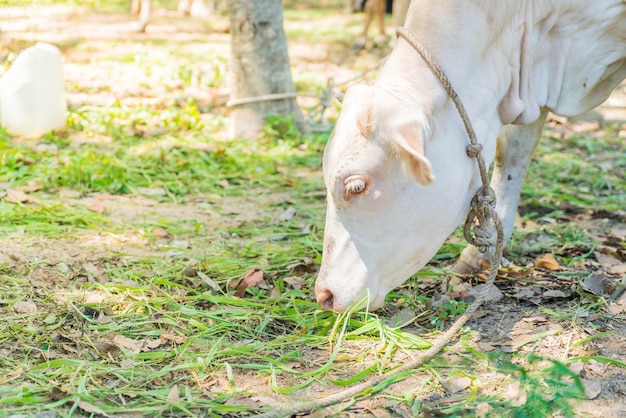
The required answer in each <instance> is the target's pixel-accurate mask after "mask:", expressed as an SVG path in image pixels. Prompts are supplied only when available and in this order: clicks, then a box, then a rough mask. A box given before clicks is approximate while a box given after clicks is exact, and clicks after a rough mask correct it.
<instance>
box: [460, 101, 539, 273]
mask: <svg viewBox="0 0 626 418" xmlns="http://www.w3.org/2000/svg"><path fill="white" fill-rule="evenodd" d="M547 114H548V111H547V110H543V111H542V113H541V115H540V116H539V118H538V119H537V121H536V122H535V123H533V124H530V125H507V126H505V127H504V128H502V131H501V132H500V135H499V136H498V142H497V149H496V158H495V160H494V166H493V174H492V176H491V187H492V188H493V190H494V192H495V194H496V199H497V202H496V212H498V215H499V216H500V219H501V220H502V226H503V229H504V242H505V245H508V242H509V240H510V239H511V234H512V233H513V226H514V225H515V215H516V213H517V205H518V204H519V198H520V194H521V192H522V186H523V185H524V180H525V178H526V172H527V171H528V166H529V165H530V161H531V159H532V155H533V151H534V150H535V148H536V147H537V143H538V142H539V139H540V138H541V132H542V130H543V125H544V122H545V120H546V116H547ZM486 257H487V256H486V255H485V254H482V253H481V252H480V251H478V249H477V248H476V247H474V246H473V245H468V246H467V247H466V248H465V249H464V250H463V252H462V253H461V256H460V257H459V259H458V261H457V262H456V263H455V264H454V266H452V271H453V272H455V273H458V274H468V273H473V272H476V271H478V270H480V269H481V265H480V264H481V263H480V261H481V260H482V259H485V258H486Z"/></svg>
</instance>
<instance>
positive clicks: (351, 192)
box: [343, 176, 369, 200]
mask: <svg viewBox="0 0 626 418" xmlns="http://www.w3.org/2000/svg"><path fill="white" fill-rule="evenodd" d="M368 183H369V182H368V180H367V178H365V177H363V176H350V177H348V178H347V179H345V181H344V182H343V197H344V199H345V200H350V199H352V198H354V197H356V196H359V195H362V194H363V193H365V191H366V190H367V186H368Z"/></svg>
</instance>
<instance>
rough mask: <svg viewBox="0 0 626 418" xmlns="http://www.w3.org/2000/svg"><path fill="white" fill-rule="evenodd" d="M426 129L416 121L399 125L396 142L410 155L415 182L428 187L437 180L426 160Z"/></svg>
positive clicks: (409, 162) (410, 165) (409, 163)
mask: <svg viewBox="0 0 626 418" xmlns="http://www.w3.org/2000/svg"><path fill="white" fill-rule="evenodd" d="M424 136H425V135H424V129H422V127H421V125H420V124H419V123H418V122H417V121H416V120H410V121H408V122H403V123H400V124H398V125H397V127H396V132H395V135H394V140H395V142H396V144H398V145H399V146H400V148H401V149H402V150H403V151H405V152H406V153H407V155H408V160H409V161H408V165H409V168H410V171H411V174H412V175H413V177H414V178H415V180H416V181H417V182H418V183H419V184H420V185H422V186H428V185H429V184H431V183H432V182H433V180H435V176H434V175H433V170H432V166H431V164H430V161H428V158H426V139H425V138H424Z"/></svg>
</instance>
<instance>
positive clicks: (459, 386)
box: [440, 376, 472, 395]
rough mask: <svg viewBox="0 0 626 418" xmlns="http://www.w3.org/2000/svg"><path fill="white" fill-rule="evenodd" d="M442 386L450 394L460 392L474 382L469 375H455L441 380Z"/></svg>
mask: <svg viewBox="0 0 626 418" xmlns="http://www.w3.org/2000/svg"><path fill="white" fill-rule="evenodd" d="M440 383H441V386H443V388H444V390H445V391H446V392H447V393H448V394H450V395H451V394H453V393H458V392H460V391H462V390H465V389H467V388H468V387H469V386H470V385H471V384H472V379H470V378H469V377H465V376H463V377H455V378H453V379H450V380H444V381H441V382H440Z"/></svg>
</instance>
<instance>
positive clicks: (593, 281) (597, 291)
mask: <svg viewBox="0 0 626 418" xmlns="http://www.w3.org/2000/svg"><path fill="white" fill-rule="evenodd" d="M613 281H614V280H613V279H611V278H609V277H607V276H606V275H605V274H604V272H602V271H596V272H595V273H593V274H591V275H589V277H587V278H586V279H585V280H584V281H583V282H582V284H581V287H582V288H583V289H585V290H586V291H587V292H589V293H593V294H594V295H596V296H603V295H604V293H605V291H606V290H608V289H609V287H610V282H613Z"/></svg>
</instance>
